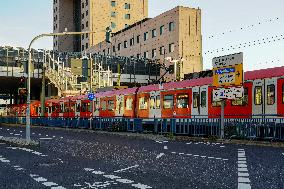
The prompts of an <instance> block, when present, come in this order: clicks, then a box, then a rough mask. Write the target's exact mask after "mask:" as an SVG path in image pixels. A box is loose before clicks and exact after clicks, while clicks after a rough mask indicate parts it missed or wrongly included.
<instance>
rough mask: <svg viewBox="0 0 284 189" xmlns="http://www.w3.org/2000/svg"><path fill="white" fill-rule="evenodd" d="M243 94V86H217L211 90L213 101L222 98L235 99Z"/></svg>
mask: <svg viewBox="0 0 284 189" xmlns="http://www.w3.org/2000/svg"><path fill="white" fill-rule="evenodd" d="M243 96H244V88H243V87H230V88H219V89H214V90H213V101H220V100H223V99H231V100H233V99H237V98H242V97H243Z"/></svg>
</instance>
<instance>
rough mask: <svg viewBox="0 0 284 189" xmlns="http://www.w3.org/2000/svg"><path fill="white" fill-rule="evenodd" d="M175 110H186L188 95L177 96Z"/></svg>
mask: <svg viewBox="0 0 284 189" xmlns="http://www.w3.org/2000/svg"><path fill="white" fill-rule="evenodd" d="M177 108H188V95H187V94H179V95H178V96H177Z"/></svg>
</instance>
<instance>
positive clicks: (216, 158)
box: [171, 152, 228, 161]
mask: <svg viewBox="0 0 284 189" xmlns="http://www.w3.org/2000/svg"><path fill="white" fill-rule="evenodd" d="M171 153H172V154H178V155H186V156H193V157H200V158H203V159H204V158H206V157H207V156H204V155H199V154H185V153H177V152H171ZM207 158H208V159H215V160H222V161H228V159H223V158H220V157H207Z"/></svg>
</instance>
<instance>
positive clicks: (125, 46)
mask: <svg viewBox="0 0 284 189" xmlns="http://www.w3.org/2000/svg"><path fill="white" fill-rule="evenodd" d="M123 44H124V48H125V49H126V48H127V47H128V43H127V41H124V43H123Z"/></svg>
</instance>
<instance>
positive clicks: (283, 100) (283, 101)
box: [282, 84, 284, 104]
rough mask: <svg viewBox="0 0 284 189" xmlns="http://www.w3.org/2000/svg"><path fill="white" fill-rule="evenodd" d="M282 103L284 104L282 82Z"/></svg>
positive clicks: (283, 86)
mask: <svg viewBox="0 0 284 189" xmlns="http://www.w3.org/2000/svg"><path fill="white" fill-rule="evenodd" d="M282 103H283V104H284V84H283V85H282Z"/></svg>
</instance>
